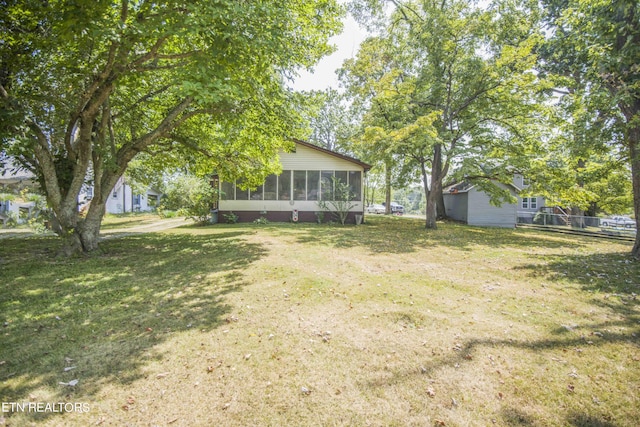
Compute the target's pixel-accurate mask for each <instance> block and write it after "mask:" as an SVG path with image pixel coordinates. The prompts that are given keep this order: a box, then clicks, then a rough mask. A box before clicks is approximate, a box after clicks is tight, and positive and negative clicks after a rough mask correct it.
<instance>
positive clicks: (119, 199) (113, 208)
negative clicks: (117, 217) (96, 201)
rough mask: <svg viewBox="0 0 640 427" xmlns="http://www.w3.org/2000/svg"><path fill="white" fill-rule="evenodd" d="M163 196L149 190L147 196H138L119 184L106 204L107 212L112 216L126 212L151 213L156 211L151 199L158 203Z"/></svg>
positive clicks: (128, 187)
mask: <svg viewBox="0 0 640 427" xmlns="http://www.w3.org/2000/svg"><path fill="white" fill-rule="evenodd" d="M160 196H161V194H160V193H158V192H157V191H155V190H152V189H149V190H147V192H146V194H140V195H136V194H133V190H132V188H131V187H130V186H128V185H126V184H123V183H118V184H116V186H115V187H114V189H113V191H111V194H110V195H109V198H108V199H107V203H106V210H107V212H108V213H111V214H119V213H124V212H149V211H152V210H153V209H155V207H156V206H155V205H153V203H150V200H151V199H155V200H156V201H158V200H159V199H160Z"/></svg>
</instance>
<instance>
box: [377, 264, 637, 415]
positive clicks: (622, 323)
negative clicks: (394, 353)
mask: <svg viewBox="0 0 640 427" xmlns="http://www.w3.org/2000/svg"><path fill="white" fill-rule="evenodd" d="M612 266H613V267H614V268H612ZM519 268H520V269H522V270H524V271H529V272H530V274H532V275H535V276H543V277H545V278H546V279H547V280H549V281H553V280H558V281H560V280H562V283H567V284H568V285H574V284H576V285H578V286H580V287H582V288H583V290H585V291H587V292H590V293H592V295H593V298H592V301H591V303H592V304H594V305H596V306H599V307H601V308H604V309H606V310H607V311H608V312H610V313H611V314H612V316H609V317H608V318H609V319H610V320H606V321H602V322H590V323H589V322H587V323H583V324H581V325H579V326H566V327H565V326H562V327H558V328H556V329H553V330H551V331H548V335H547V336H546V337H545V338H542V339H539V340H513V339H495V338H480V339H468V340H466V341H464V342H463V343H462V344H461V345H460V346H459V347H457V348H456V351H455V352H453V353H449V354H447V355H446V356H442V357H436V358H434V359H433V360H430V361H429V362H428V363H426V364H425V365H423V368H422V371H421V373H418V372H416V371H415V370H407V371H399V372H395V373H394V375H393V376H392V377H391V379H383V380H374V381H370V382H368V383H367V384H366V386H367V387H381V386H386V385H388V384H392V383H397V382H402V381H405V380H408V379H409V378H410V377H412V376H415V375H424V374H426V375H429V376H434V375H435V372H436V371H438V370H440V369H442V368H446V367H448V368H451V367H456V368H457V367H459V366H463V365H465V364H467V363H469V361H471V360H477V359H478V358H479V356H478V355H479V354H481V352H482V351H483V350H486V349H491V348H502V347H503V348H514V349H521V350H526V351H530V352H534V353H536V354H539V353H541V352H552V351H554V350H560V351H563V352H565V351H570V350H571V349H574V350H575V349H580V348H585V347H586V346H588V347H590V348H597V347H599V346H607V345H610V344H620V345H631V346H634V347H636V348H640V300H639V299H638V294H639V293H640V264H639V263H637V262H633V261H631V258H630V256H629V255H628V254H621V253H619V254H615V253H614V254H602V255H601V254H587V255H562V256H552V257H545V259H544V260H540V261H536V262H534V263H532V264H530V265H526V266H523V267H519ZM580 320H582V321H584V320H585V319H580ZM579 351H582V350H579ZM603 357H604V356H603ZM500 416H501V417H502V421H503V422H504V424H505V425H514V426H539V425H541V424H540V422H539V420H537V419H536V418H535V417H534V416H532V415H529V414H527V413H526V412H524V411H522V410H521V408H504V409H503V410H502V412H501V414H500ZM565 421H566V425H570V426H579V427H610V426H613V425H619V424H616V423H612V421H611V419H610V414H609V413H607V411H603V413H602V414H586V413H582V412H578V411H575V410H574V411H569V412H567V413H566V414H565Z"/></svg>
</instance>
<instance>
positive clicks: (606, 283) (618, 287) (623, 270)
mask: <svg viewBox="0 0 640 427" xmlns="http://www.w3.org/2000/svg"><path fill="white" fill-rule="evenodd" d="M532 257H533V258H534V260H535V261H534V262H533V263H531V264H527V265H523V266H519V267H515V269H516V270H521V271H525V272H528V274H529V275H530V276H543V277H545V278H548V279H549V280H557V281H568V282H572V283H576V284H578V285H579V286H581V287H582V288H583V289H584V290H586V291H590V292H605V293H614V294H626V295H633V294H639V293H640V263H639V262H636V261H633V259H632V258H631V256H630V255H629V254H628V253H605V254H598V253H590V254H586V255H581V254H576V255H554V256H548V255H547V256H544V257H535V256H533V255H532Z"/></svg>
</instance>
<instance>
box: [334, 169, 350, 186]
mask: <svg viewBox="0 0 640 427" xmlns="http://www.w3.org/2000/svg"><path fill="white" fill-rule="evenodd" d="M336 181H340V182H343V183H345V184H347V171H336Z"/></svg>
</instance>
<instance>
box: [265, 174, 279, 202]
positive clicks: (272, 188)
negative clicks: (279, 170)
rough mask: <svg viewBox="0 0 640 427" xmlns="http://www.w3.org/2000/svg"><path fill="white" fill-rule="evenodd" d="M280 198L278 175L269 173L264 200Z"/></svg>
mask: <svg viewBox="0 0 640 427" xmlns="http://www.w3.org/2000/svg"><path fill="white" fill-rule="evenodd" d="M277 198H278V177H277V176H276V175H269V176H268V177H267V179H265V181H264V200H276V199H277Z"/></svg>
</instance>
